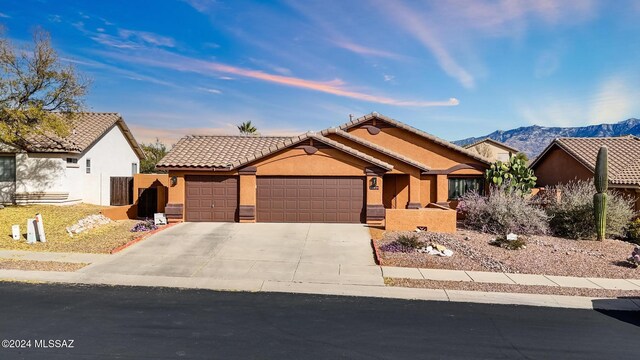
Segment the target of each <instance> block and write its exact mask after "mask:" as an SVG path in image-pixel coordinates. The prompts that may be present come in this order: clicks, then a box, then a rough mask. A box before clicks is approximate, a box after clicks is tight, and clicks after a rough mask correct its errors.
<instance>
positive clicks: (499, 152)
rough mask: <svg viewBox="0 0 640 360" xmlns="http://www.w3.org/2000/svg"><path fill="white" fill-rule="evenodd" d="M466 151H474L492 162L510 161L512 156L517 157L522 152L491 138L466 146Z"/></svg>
mask: <svg viewBox="0 0 640 360" xmlns="http://www.w3.org/2000/svg"><path fill="white" fill-rule="evenodd" d="M465 148H466V149H469V150H473V151H475V152H477V153H478V154H480V155H483V156H485V157H486V158H488V159H489V160H491V161H494V162H495V161H502V162H506V161H509V158H510V157H511V156H512V155H516V154H517V153H519V152H520V151H519V150H518V149H516V148H514V147H513V146H509V145H507V144H505V143H502V142H500V141H497V140H493V139H491V138H486V139H482V140H479V141H476V142H474V143H472V144H468V145H465Z"/></svg>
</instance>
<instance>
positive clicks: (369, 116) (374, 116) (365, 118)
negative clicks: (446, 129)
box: [340, 112, 492, 164]
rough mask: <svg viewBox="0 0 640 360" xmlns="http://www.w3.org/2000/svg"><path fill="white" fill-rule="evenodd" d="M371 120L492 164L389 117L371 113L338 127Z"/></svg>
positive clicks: (471, 152)
mask: <svg viewBox="0 0 640 360" xmlns="http://www.w3.org/2000/svg"><path fill="white" fill-rule="evenodd" d="M372 119H379V120H382V121H384V122H386V123H388V124H391V125H393V126H395V127H397V128H400V129H403V130H406V131H408V132H411V133H414V134H416V135H418V136H421V137H423V138H425V139H429V140H431V141H433V142H435V143H436V144H439V145H442V146H444V147H447V148H449V149H452V150H455V151H457V152H459V153H462V154H465V155H467V156H469V157H471V158H474V159H476V160H478V161H480V162H483V163H485V164H491V163H492V161H491V160H489V159H487V158H485V157H483V156H481V155H480V154H478V153H476V152H475V151H471V150H467V149H465V148H463V147H461V146H458V145H456V144H454V143H451V142H449V141H447V140H444V139H441V138H439V137H437V136H435V135H431V134H429V133H427V132H425V131H422V130H418V129H416V128H414V127H412V126H409V125H407V124H405V123H403V122H400V121H398V120H395V119H392V118H390V117H387V116H384V115H381V114H378V113H377V112H372V113H370V114H367V115H364V116H361V117H359V118H356V119H353V120H351V121H349V122H347V123H345V124H342V125H340V129H341V130H347V129H350V128H352V127H354V126H357V125H358V124H361V123H363V122H366V121H369V120H372Z"/></svg>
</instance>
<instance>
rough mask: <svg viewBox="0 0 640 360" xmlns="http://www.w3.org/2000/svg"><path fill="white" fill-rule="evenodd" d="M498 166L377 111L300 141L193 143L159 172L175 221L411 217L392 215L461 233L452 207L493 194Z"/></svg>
mask: <svg viewBox="0 0 640 360" xmlns="http://www.w3.org/2000/svg"><path fill="white" fill-rule="evenodd" d="M489 165H490V161H489V160H488V159H485V158H483V157H481V156H479V155H478V154H476V153H475V152H473V151H470V150H467V149H464V148H462V147H459V146H457V145H454V144H452V143H450V142H448V141H445V140H442V139H439V138H437V137H435V136H433V135H430V134H428V133H425V132H423V131H421V130H418V129H415V128H413V127H410V126H408V125H406V124H404V123H401V122H399V121H396V120H393V119H390V118H388V117H385V116H382V115H379V114H377V113H372V114H369V115H365V116H363V117H360V118H358V119H354V120H352V121H350V122H348V123H346V124H344V125H342V126H340V127H339V128H331V129H327V130H324V131H321V132H317V133H316V132H308V133H306V134H303V135H300V136H296V137H270V136H187V137H185V138H182V139H181V140H180V141H179V142H178V143H177V144H176V145H175V146H174V147H173V148H172V149H171V151H170V152H169V154H168V155H167V156H166V157H165V158H164V159H162V160H161V161H160V162H159V164H158V165H157V168H158V169H163V170H168V171H169V177H170V183H171V186H170V187H169V203H168V204H167V208H166V212H167V215H168V216H169V217H170V218H174V219H179V220H185V221H241V222H255V221H258V222H343V223H364V222H367V223H380V222H381V221H382V220H384V219H385V214H386V213H389V212H390V211H391V210H395V209H401V210H398V211H396V212H393V211H392V212H393V213H394V214H398V216H400V215H402V216H400V219H414V217H415V220H407V221H413V222H414V223H413V224H410V225H411V226H413V228H415V226H417V225H425V224H426V221H428V220H429V217H431V220H430V221H432V222H433V221H438V220H437V218H436V216H446V217H448V219H451V221H450V222H452V224H451V226H452V227H453V230H455V211H446V210H447V209H449V208H448V206H449V203H450V201H452V200H456V199H457V198H458V197H459V196H461V195H462V194H463V193H464V192H465V191H468V190H470V189H480V190H482V189H484V183H483V174H484V171H485V169H487V168H488V167H489ZM425 208H428V209H425ZM407 209H408V210H407ZM436 209H437V211H436ZM443 209H444V211H443ZM418 210H432V211H422V212H418ZM417 215H420V216H417ZM422 221H424V222H425V224H421V223H420V222H422ZM448 221H449V220H448ZM434 226H435V227H434V228H438V227H437V226H438V224H434ZM409 228H410V226H409ZM448 230H451V228H450V227H449V228H448Z"/></svg>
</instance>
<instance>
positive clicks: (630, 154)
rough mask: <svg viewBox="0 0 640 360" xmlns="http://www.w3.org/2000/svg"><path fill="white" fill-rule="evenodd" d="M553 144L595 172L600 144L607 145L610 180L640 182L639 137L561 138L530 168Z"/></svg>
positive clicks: (619, 183) (613, 181) (630, 183)
mask: <svg viewBox="0 0 640 360" xmlns="http://www.w3.org/2000/svg"><path fill="white" fill-rule="evenodd" d="M554 146H558V147H560V148H561V149H563V150H564V151H566V152H567V153H568V154H569V155H571V156H573V157H574V158H575V159H576V160H578V161H579V162H580V163H582V164H583V165H584V166H585V167H587V168H588V169H589V170H591V171H595V167H596V158H597V156H598V151H599V150H600V147H602V146H606V147H607V148H608V149H609V151H608V155H609V157H608V163H609V182H610V183H612V184H617V185H640V138H637V137H635V136H621V137H597V138H558V139H555V140H554V141H553V142H552V143H551V144H550V145H549V146H548V147H547V148H546V149H545V151H543V152H542V154H540V156H538V157H537V158H536V159H535V160H534V161H533V163H531V167H535V166H536V165H537V164H538V162H539V161H540V160H541V159H542V158H543V157H544V155H545V154H546V153H547V152H548V150H549V149H550V148H552V147H554Z"/></svg>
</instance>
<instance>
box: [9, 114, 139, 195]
mask: <svg viewBox="0 0 640 360" xmlns="http://www.w3.org/2000/svg"><path fill="white" fill-rule="evenodd" d="M143 156H144V155H143V153H142V150H141V149H140V146H139V145H138V143H137V142H136V140H135V139H134V138H133V135H131V132H130V131H129V129H128V128H127V125H126V124H125V122H124V120H123V119H122V117H121V116H120V115H118V114H116V113H80V114H78V117H77V118H76V119H75V123H74V127H73V129H72V130H71V133H70V135H69V136H67V137H66V138H64V139H60V138H56V137H45V136H39V137H36V138H34V139H32V140H30V141H29V143H28V144H27V146H26V148H24V149H17V148H14V147H11V146H8V145H6V144H0V202H1V203H18V204H26V203H74V202H85V203H89V204H96V205H110V195H111V193H110V182H111V178H112V177H128V176H133V174H135V173H137V172H138V169H139V168H140V159H141V158H142V157H143Z"/></svg>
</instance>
